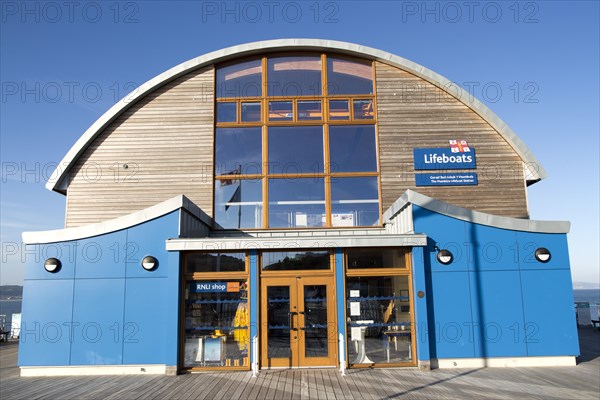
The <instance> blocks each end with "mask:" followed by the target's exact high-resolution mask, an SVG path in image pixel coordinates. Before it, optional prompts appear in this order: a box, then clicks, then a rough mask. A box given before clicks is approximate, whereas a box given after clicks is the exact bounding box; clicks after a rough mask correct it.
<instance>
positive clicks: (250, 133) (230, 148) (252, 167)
mask: <svg viewBox="0 0 600 400" xmlns="http://www.w3.org/2000/svg"><path fill="white" fill-rule="evenodd" d="M215 136H216V137H215V142H216V143H215V174H216V175H217V176H219V175H226V174H236V175H240V174H244V175H249V174H250V175H251V174H260V173H261V171H262V130H261V128H260V127H257V128H217V130H216V134H215Z"/></svg>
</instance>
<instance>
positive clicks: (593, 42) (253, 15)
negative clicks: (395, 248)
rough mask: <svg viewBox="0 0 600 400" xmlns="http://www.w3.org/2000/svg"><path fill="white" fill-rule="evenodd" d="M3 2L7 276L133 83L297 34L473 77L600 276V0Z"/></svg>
mask: <svg viewBox="0 0 600 400" xmlns="http://www.w3.org/2000/svg"><path fill="white" fill-rule="evenodd" d="M0 4H1V10H0V11H1V21H0V23H1V28H0V72H1V76H0V81H1V84H2V93H1V96H2V97H1V99H0V101H1V103H0V106H1V115H0V129H1V143H0V144H1V158H2V159H1V161H2V182H1V185H2V193H1V223H2V224H1V225H2V226H1V241H2V267H1V270H0V278H1V283H2V284H20V283H21V282H22V279H23V274H22V265H21V261H20V260H21V258H22V255H21V254H20V253H19V250H21V247H22V245H21V238H20V234H21V232H22V231H28V230H47V229H57V228H62V227H63V225H64V209H65V198H64V197H63V196H62V195H59V194H57V193H52V192H50V191H48V190H46V189H45V187H44V184H45V181H46V178H47V175H49V174H50V173H51V171H52V169H53V168H52V163H57V162H59V161H60V160H61V159H62V157H63V156H64V155H65V153H66V152H67V151H68V149H69V148H70V147H71V146H72V145H73V144H74V143H75V141H76V140H77V139H78V138H79V137H80V136H81V135H82V133H83V132H84V131H85V130H86V129H87V128H88V127H89V126H90V125H91V124H92V123H93V122H94V121H95V120H96V119H97V118H98V117H100V116H101V115H102V114H103V113H104V112H105V111H106V110H108V108H110V106H111V105H112V104H113V103H115V102H116V101H118V100H119V99H120V98H121V97H123V96H124V95H125V94H126V93H127V92H128V91H129V90H131V89H132V85H140V84H142V83H143V82H145V81H147V80H149V79H150V78H152V77H154V76H155V75H157V74H159V73H161V72H163V71H165V70H167V69H169V68H171V67H172V66H175V65H177V64H179V63H181V62H183V61H186V60H188V59H190V58H193V57H196V56H199V55H202V54H204V53H207V52H210V51H213V50H217V49H220V48H223V47H227V46H231V45H236V44H240V43H245V42H252V41H256V40H265V39H277V38H290V37H299V38H322V39H335V40H342V41H348V42H353V43H357V44H362V45H366V46H370V47H374V48H378V49H381V50H385V51H388V52H390V53H393V54H396V55H399V56H402V57H405V58H408V59H409V60H412V61H414V62H417V63H419V64H422V65H424V66H426V67H428V68H430V69H432V70H434V71H436V72H437V73H439V74H441V75H443V76H445V77H447V78H448V79H450V80H452V81H454V82H456V83H458V84H460V85H462V86H463V87H465V88H468V87H470V88H472V91H473V93H474V95H475V96H476V97H477V98H478V99H480V100H481V101H483V102H484V103H485V104H486V105H488V106H489V107H490V108H491V109H492V110H493V111H494V112H496V113H497V114H498V115H499V116H500V118H502V119H503V120H504V121H505V122H506V123H507V124H508V125H509V126H510V127H511V128H512V129H513V130H514V131H515V132H516V133H517V135H519V136H520V137H521V139H522V140H523V141H524V142H525V143H526V144H527V145H528V146H529V148H530V149H531V150H532V151H533V152H534V153H535V154H536V156H537V157H538V159H539V160H540V161H541V163H542V164H543V165H544V167H545V168H546V170H547V172H548V175H549V177H548V178H547V179H546V180H544V181H542V182H540V183H538V184H536V185H534V186H532V187H530V188H529V208H530V213H531V216H532V218H534V219H543V220H569V221H571V223H572V226H571V233H570V234H569V246H570V254H571V265H572V270H573V278H574V280H575V281H588V282H598V281H600V276H599V275H600V268H599V261H598V259H599V256H598V243H599V237H598V230H599V214H598V209H599V202H598V186H599V183H598V182H599V172H598V171H599V158H598V152H599V143H598V137H599V132H600V127H599V109H600V105H599V92H600V87H599V71H600V65H599V51H600V44H599V37H600V31H599V21H600V13H599V2H598V1H582V2H576V1H565V2H562V1H539V2H520V3H515V2H513V1H507V2H485V1H482V2H471V3H469V2H436V1H432V2H422V1H416V2H411V1H408V2H407V1H405V2H392V1H385V2H383V1H382V2H378V1H369V2H366V1H365V2H359V1H324V2H316V1H277V2H267V1H255V2H252V1H251V2H228V3H226V6H223V4H224V3H223V2H221V1H215V2H212V1H208V2H202V3H201V2H192V1H182V2H177V1H174V2H167V1H127V2H116V1H96V2H85V1H80V2H71V3H69V2H37V1H32V2H22V1H14V2H13V1H4V0H3V1H1V2H0ZM498 89H499V90H500V92H501V93H500V92H499V91H498ZM15 253H16V254H15ZM30 256H31V255H30Z"/></svg>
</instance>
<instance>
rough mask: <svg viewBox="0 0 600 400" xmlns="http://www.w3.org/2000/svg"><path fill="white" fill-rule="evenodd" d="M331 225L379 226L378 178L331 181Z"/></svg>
mask: <svg viewBox="0 0 600 400" xmlns="http://www.w3.org/2000/svg"><path fill="white" fill-rule="evenodd" d="M331 225H332V226H372V225H379V189H378V178H377V177H376V176H366V177H358V178H337V177H336V178H332V179H331Z"/></svg>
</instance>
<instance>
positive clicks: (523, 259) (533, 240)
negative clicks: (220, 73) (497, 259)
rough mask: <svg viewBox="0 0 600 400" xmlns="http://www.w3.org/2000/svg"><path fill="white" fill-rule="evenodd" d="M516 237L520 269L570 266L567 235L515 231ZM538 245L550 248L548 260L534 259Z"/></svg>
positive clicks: (565, 267) (563, 267) (564, 267)
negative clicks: (543, 261) (544, 261)
mask: <svg viewBox="0 0 600 400" xmlns="http://www.w3.org/2000/svg"><path fill="white" fill-rule="evenodd" d="M517 239H518V241H519V259H520V267H521V269H522V270H527V269H533V270H541V269H558V268H562V269H567V268H570V267H569V266H570V263H569V247H568V244H567V235H564V234H549V233H531V232H517ZM539 247H545V248H547V249H548V250H550V254H551V258H550V261H548V262H546V263H541V262H539V261H537V260H536V259H535V257H534V253H535V250H536V249H537V248H539Z"/></svg>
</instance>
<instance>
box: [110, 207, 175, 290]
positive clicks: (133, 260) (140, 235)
mask: <svg viewBox="0 0 600 400" xmlns="http://www.w3.org/2000/svg"><path fill="white" fill-rule="evenodd" d="M178 230H179V212H176V211H175V212H172V213H170V214H167V215H165V216H163V217H161V218H157V219H154V220H152V221H148V222H146V223H144V224H141V225H137V226H134V227H132V228H129V229H128V230H127V245H126V246H125V248H124V249H123V253H122V255H121V258H122V260H123V261H125V262H126V264H127V265H126V269H127V273H126V275H127V277H137V278H148V277H167V276H169V268H167V265H168V264H169V263H168V258H169V252H168V251H167V250H166V248H165V242H166V239H169V238H176V237H177V236H178ZM146 256H153V257H155V258H156V259H157V260H158V267H157V268H156V269H155V270H153V271H146V270H144V269H143V268H142V267H141V262H142V259H143V258H144V257H146Z"/></svg>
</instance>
